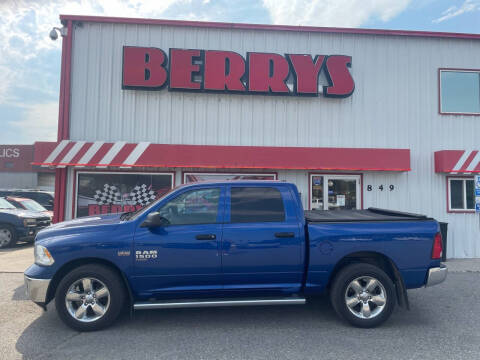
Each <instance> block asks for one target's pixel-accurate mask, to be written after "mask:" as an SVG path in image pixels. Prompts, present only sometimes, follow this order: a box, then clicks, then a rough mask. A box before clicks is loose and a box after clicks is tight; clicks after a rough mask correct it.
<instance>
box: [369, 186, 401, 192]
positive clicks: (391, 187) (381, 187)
mask: <svg viewBox="0 0 480 360" xmlns="http://www.w3.org/2000/svg"><path fill="white" fill-rule="evenodd" d="M385 189H387V187H386V186H385V187H384V186H383V185H379V186H378V190H380V191H383V190H385ZM372 190H373V186H372V185H367V191H372ZM388 190H390V191H393V190H395V185H388Z"/></svg>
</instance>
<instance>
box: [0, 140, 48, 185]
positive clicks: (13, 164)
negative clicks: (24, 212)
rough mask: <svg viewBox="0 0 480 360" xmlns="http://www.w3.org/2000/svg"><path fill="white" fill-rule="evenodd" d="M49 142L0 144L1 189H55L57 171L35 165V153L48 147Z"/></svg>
mask: <svg viewBox="0 0 480 360" xmlns="http://www.w3.org/2000/svg"><path fill="white" fill-rule="evenodd" d="M51 146H52V145H51V144H49V143H40V142H37V143H36V144H34V145H0V191H1V190H11V189H38V190H46V191H54V185H55V172H54V171H53V170H50V169H48V168H45V167H40V166H34V165H32V162H33V160H34V154H35V152H36V151H38V150H39V148H40V149H48V148H50V147H51Z"/></svg>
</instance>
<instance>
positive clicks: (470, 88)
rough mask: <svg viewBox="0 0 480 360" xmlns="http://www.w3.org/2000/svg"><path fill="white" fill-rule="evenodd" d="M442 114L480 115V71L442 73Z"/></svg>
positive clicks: (446, 71) (449, 71)
mask: <svg viewBox="0 0 480 360" xmlns="http://www.w3.org/2000/svg"><path fill="white" fill-rule="evenodd" d="M440 101H441V103H440V104H441V112H442V113H466V114H480V71H452V70H441V71H440Z"/></svg>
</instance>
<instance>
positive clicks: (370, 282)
mask: <svg viewBox="0 0 480 360" xmlns="http://www.w3.org/2000/svg"><path fill="white" fill-rule="evenodd" d="M330 301H331V302H332V306H333V308H334V309H335V311H336V312H337V314H338V315H340V316H341V317H342V318H344V319H345V320H347V321H348V322H349V323H350V324H352V325H354V326H357V327H362V328H370V327H375V326H378V325H380V324H382V323H383V322H384V321H386V320H387V319H388V318H389V317H390V315H391V314H392V312H393V309H394V308H395V303H396V299H395V287H394V284H393V282H392V280H391V279H390V278H389V276H388V275H387V274H386V273H385V272H384V271H383V270H382V269H380V268H378V267H376V266H374V265H370V264H365V263H358V264H352V265H348V266H346V267H345V268H343V269H342V270H340V272H339V273H338V274H337V276H336V277H335V279H334V281H333V285H332V287H331V289H330Z"/></svg>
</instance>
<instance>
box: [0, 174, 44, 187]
mask: <svg viewBox="0 0 480 360" xmlns="http://www.w3.org/2000/svg"><path fill="white" fill-rule="evenodd" d="M37 185H38V184H37V173H36V172H6V171H5V172H4V171H2V172H0V189H36V188H37Z"/></svg>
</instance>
